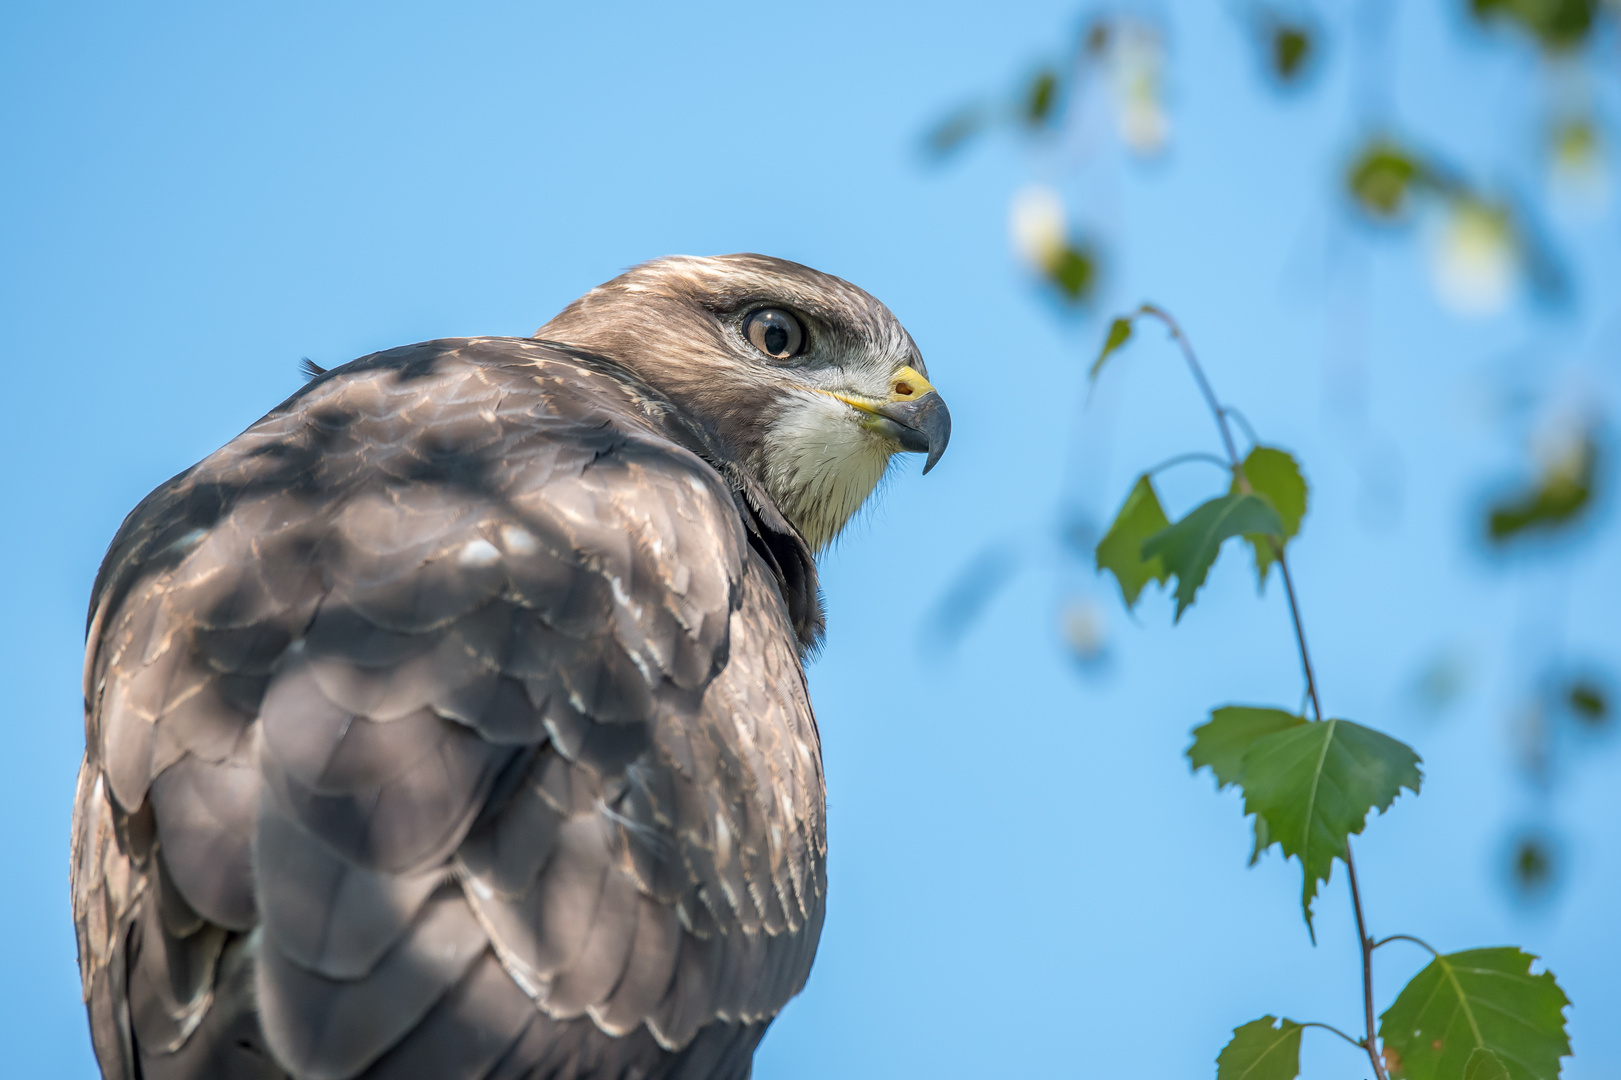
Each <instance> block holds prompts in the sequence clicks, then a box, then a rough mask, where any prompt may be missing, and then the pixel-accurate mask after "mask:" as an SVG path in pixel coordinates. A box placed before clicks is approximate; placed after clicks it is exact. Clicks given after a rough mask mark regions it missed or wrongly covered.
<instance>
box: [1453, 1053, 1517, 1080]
mask: <svg viewBox="0 0 1621 1080" xmlns="http://www.w3.org/2000/svg"><path fill="white" fill-rule="evenodd" d="M1463 1080H1512V1077H1511V1076H1510V1075H1509V1071H1508V1066H1507V1065H1504V1064H1503V1059H1502V1058H1500V1057H1498V1056H1497V1055H1496V1054H1494V1053H1492V1052H1491V1051H1490V1050H1488V1049H1486V1048H1485V1047H1484V1046H1478V1047H1476V1048H1475V1050H1474V1052H1473V1053H1471V1054H1470V1055H1469V1060H1468V1061H1466V1062H1464V1066H1463Z"/></svg>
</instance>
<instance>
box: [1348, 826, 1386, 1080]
mask: <svg viewBox="0 0 1621 1080" xmlns="http://www.w3.org/2000/svg"><path fill="white" fill-rule="evenodd" d="M1345 876H1346V878H1347V879H1349V881H1350V883H1351V907H1352V909H1353V910H1354V911H1355V912H1356V939H1357V945H1358V947H1359V950H1360V951H1361V953H1362V1009H1363V1013H1364V1018H1365V1019H1366V1021H1367V1024H1368V1036H1367V1039H1366V1040H1365V1041H1364V1042H1363V1044H1362V1047H1363V1049H1364V1050H1366V1051H1367V1052H1368V1061H1370V1062H1371V1063H1372V1064H1373V1075H1374V1077H1375V1080H1388V1078H1387V1077H1386V1076H1385V1063H1384V1062H1383V1061H1381V1060H1380V1059H1379V1042H1378V1036H1377V1035H1376V1034H1375V1032H1374V1026H1373V938H1371V937H1369V936H1368V924H1367V922H1366V921H1365V920H1364V919H1363V917H1362V890H1361V889H1360V888H1358V887H1357V883H1356V860H1355V859H1353V858H1352V857H1351V842H1350V840H1349V839H1347V840H1346V842H1345Z"/></svg>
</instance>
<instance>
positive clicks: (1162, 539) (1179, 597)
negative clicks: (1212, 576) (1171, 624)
mask: <svg viewBox="0 0 1621 1080" xmlns="http://www.w3.org/2000/svg"><path fill="white" fill-rule="evenodd" d="M1252 533H1254V534H1263V535H1266V536H1276V537H1280V538H1281V537H1282V535H1283V522H1282V521H1280V520H1279V518H1278V512H1277V511H1276V510H1274V509H1273V508H1272V504H1271V503H1269V502H1267V501H1266V500H1265V499H1263V498H1261V497H1260V496H1259V495H1222V496H1220V497H1218V498H1215V499H1211V500H1210V501H1209V502H1206V503H1202V504H1201V505H1199V506H1196V507H1194V509H1193V510H1192V511H1191V512H1190V513H1189V514H1188V516H1187V517H1185V518H1183V519H1182V520H1181V521H1178V522H1177V523H1176V524H1175V525H1172V526H1170V527H1169V528H1166V529H1162V530H1160V531H1159V532H1157V533H1155V534H1154V535H1153V536H1151V537H1149V538H1148V540H1147V541H1146V542H1145V543H1144V544H1143V552H1142V554H1143V558H1145V559H1152V558H1155V557H1158V558H1159V559H1160V560H1161V563H1162V565H1163V566H1164V568H1165V570H1166V572H1168V573H1172V574H1175V575H1176V618H1177V619H1178V620H1180V619H1181V618H1182V613H1183V612H1184V611H1186V610H1187V609H1188V605H1190V604H1192V603H1193V598H1194V597H1195V596H1196V595H1197V594H1198V592H1199V588H1200V586H1202V585H1203V584H1204V582H1205V577H1206V576H1208V575H1209V573H1210V567H1211V565H1212V564H1213V563H1214V562H1215V561H1216V556H1217V555H1218V554H1219V553H1220V552H1221V545H1222V544H1223V543H1224V542H1226V541H1227V540H1229V539H1231V538H1232V537H1235V536H1247V535H1250V534H1252Z"/></svg>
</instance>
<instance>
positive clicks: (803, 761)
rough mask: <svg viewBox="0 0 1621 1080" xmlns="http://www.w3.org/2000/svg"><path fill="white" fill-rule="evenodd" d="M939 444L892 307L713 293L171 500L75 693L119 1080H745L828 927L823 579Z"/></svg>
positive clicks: (409, 366) (121, 584)
mask: <svg viewBox="0 0 1621 1080" xmlns="http://www.w3.org/2000/svg"><path fill="white" fill-rule="evenodd" d="M949 435H950V418H949V414H948V413H947V411H946V408H945V405H944V404H943V403H942V401H941V399H940V396H939V395H938V393H936V392H935V390H934V388H933V387H932V386H931V385H930V384H929V382H928V380H927V378H926V369H925V367H924V364H923V360H922V358H921V356H920V355H919V353H918V350H917V347H916V345H915V344H914V343H913V341H912V339H911V337H910V336H909V335H908V334H907V332H906V331H905V330H904V329H903V328H902V327H901V325H900V323H899V322H898V321H897V320H896V319H895V317H894V316H893V315H892V314H891V313H890V312H889V310H888V309H887V308H885V307H884V306H883V305H882V304H880V303H878V302H877V301H876V300H874V299H873V298H872V297H871V296H869V295H868V294H867V293H865V292H863V291H861V290H860V289H858V288H856V287H854V286H852V285H850V284H848V283H846V282H844V281H841V280H840V279H838V278H835V277H830V276H828V275H825V274H821V273H818V272H816V271H814V270H811V269H808V268H806V267H803V266H799V265H797V264H794V263H790V262H784V261H781V260H777V259H772V258H767V257H764V256H759V255H731V256H724V257H718V258H685V257H681V258H668V259H660V260H656V261H654V262H650V263H647V264H645V265H642V266H639V267H637V268H635V269H632V270H631V271H629V272H627V273H625V274H624V275H622V276H620V277H618V278H616V279H614V280H613V281H610V282H608V283H607V284H605V285H602V286H600V287H598V288H596V289H593V290H592V291H591V292H589V293H587V294H586V295H585V296H583V297H582V298H580V299H579V300H577V301H575V302H574V303H573V304H571V305H569V306H568V307H567V308H566V309H564V310H563V312H562V313H561V314H559V315H558V316H557V317H556V318H554V319H553V320H552V321H551V322H549V323H547V324H546V325H545V326H543V327H541V328H540V330H539V331H537V332H536V334H535V336H534V337H532V338H495V337H490V338H466V339H451V340H441V341H431V342H426V343H423V344H418V345H410V346H406V347H404V348H398V349H392V350H389V351H387V352H380V353H375V354H373V355H371V356H366V357H363V358H361V359H359V360H356V361H354V362H352V363H349V364H345V365H343V366H342V367H338V368H335V369H333V370H331V371H326V372H320V371H319V369H316V372H315V377H314V378H313V379H312V380H311V381H310V382H308V383H307V384H306V385H305V386H304V387H303V388H302V389H301V390H300V391H299V392H298V393H296V394H294V395H293V396H292V397H291V398H289V399H288V400H287V401H285V402H283V403H282V404H281V405H279V406H278V407H276V408H275V409H274V410H273V411H271V412H270V413H269V414H268V415H266V416H265V417H264V418H263V419H262V420H260V421H258V422H257V423H255V424H254V425H253V426H252V427H250V428H248V429H247V431H245V432H243V433H242V434H241V435H239V436H237V437H236V438H235V439H233V440H232V441H231V442H229V443H228V444H226V446H225V447H224V448H222V449H221V450H219V451H217V452H216V453H214V454H212V455H210V456H209V457H207V458H205V459H204V460H203V461H202V462H201V463H199V464H198V465H196V466H194V467H192V468H190V469H187V470H186V471H185V472H183V473H181V474H180V475H178V476H176V477H175V478H174V479H172V480H170V481H169V482H168V483H166V484H164V485H163V486H161V487H159V488H158V489H157V490H156V491H154V492H153V493H152V494H151V495H149V496H147V498H146V499H145V500H144V501H142V502H141V504H140V505H139V506H138V507H136V509H135V510H134V512H132V513H131V514H130V515H129V517H128V518H127V519H126V520H125V521H124V524H123V526H122V527H121V528H120V529H119V531H118V534H117V536H116V538H115V539H114V540H113V542H112V546H111V548H110V549H109V551H108V553H107V557H106V560H105V561H104V563H103V564H102V567H101V572H100V574H99V575H98V577H97V579H96V583H95V588H94V593H93V595H92V598H91V603H90V613H89V626H88V632H87V640H88V644H87V648H86V656H85V670H84V694H85V742H86V748H85V757H84V764H83V767H82V769H81V771H80V774H79V783H78V792H77V801H76V805H75V809H74V827H73V854H72V891H73V911H74V919H75V923H76V926H77V930H78V947H79V966H80V974H81V977H82V979H83V986H84V996H85V1002H86V1006H87V1009H88V1012H89V1017H90V1028H91V1032H92V1038H93V1042H94V1046H95V1051H96V1055H97V1057H98V1058H99V1060H100V1063H101V1069H102V1075H103V1076H104V1077H105V1078H107V1080H134V1078H142V1080H204V1078H207V1080H245V1078H255V1080H261V1078H262V1080H270V1078H277V1080H280V1078H296V1080H350V1078H354V1077H365V1078H367V1080H407V1078H420V1080H631V1078H655V1077H656V1078H681V1080H724V1078H741V1077H746V1076H748V1075H749V1072H750V1069H751V1062H752V1058H753V1053H754V1048H755V1046H756V1044H757V1043H758V1042H759V1041H760V1038H761V1036H762V1035H763V1034H764V1032H765V1029H766V1026H767V1025H768V1024H770V1023H771V1020H772V1018H773V1017H774V1016H775V1015H776V1014H777V1012H778V1011H779V1010H780V1009H781V1008H782V1006H783V1004H784V1003H785V1002H787V1001H788V999H789V998H791V997H792V996H793V995H794V994H796V993H797V992H798V991H799V990H800V988H801V987H803V986H804V984H805V979H806V976H807V975H808V973H809V971H810V966H811V960H812V958H813V956H814V955H815V952H816V945H817V939H818V936H819V934H820V931H821V927H822V917H823V911H824V901H825V896H826V885H827V880H826V869H825V865H826V864H825V857H826V830H825V805H824V785H823V775H822V763H821V748H820V743H819V739H818V735H817V729H816V722H815V718H814V717H813V715H812V713H811V705H810V700H809V698H808V696H807V692H806V687H805V676H804V670H803V667H802V664H803V660H804V658H805V656H806V654H807V651H808V650H810V649H812V648H814V647H815V645H816V644H817V642H818V641H819V639H820V636H821V634H822V623H823V619H822V608H821V602H820V598H819V593H818V589H817V578H816V564H815V556H816V554H818V553H819V552H820V551H821V550H822V549H824V548H825V547H826V546H827V545H828V544H829V543H830V542H831V541H832V540H833V538H834V537H835V536H837V535H838V533H839V531H840V530H841V529H842V528H843V526H844V525H845V523H846V522H847V521H848V520H849V519H850V517H851V515H852V514H853V513H854V512H855V511H856V510H857V509H858V508H859V507H860V506H861V504H862V502H863V501H864V500H865V499H866V498H867V496H868V495H869V494H870V493H871V492H872V490H873V488H874V487H875V485H876V484H877V483H878V481H879V479H880V478H881V477H882V476H883V474H884V472H885V469H886V468H887V466H888V465H889V463H890V459H891V457H892V456H893V455H894V454H895V453H896V452H897V451H902V450H905V451H914V452H919V453H924V454H927V455H928V457H927V465H926V466H925V470H924V471H927V470H928V468H929V467H932V466H933V465H934V463H935V461H936V460H937V459H938V458H939V456H940V453H941V452H942V451H943V450H944V449H945V446H946V441H947V439H948V437H949Z"/></svg>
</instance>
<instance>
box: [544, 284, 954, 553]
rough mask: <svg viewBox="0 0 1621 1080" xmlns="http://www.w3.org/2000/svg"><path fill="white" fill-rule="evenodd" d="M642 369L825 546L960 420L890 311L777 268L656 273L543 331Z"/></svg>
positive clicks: (590, 299) (936, 449)
mask: <svg viewBox="0 0 1621 1080" xmlns="http://www.w3.org/2000/svg"><path fill="white" fill-rule="evenodd" d="M535 336H536V337H537V338H543V339H546V340H548V341H556V342H560V343H562V344H566V345H571V346H575V347H578V348H581V349H585V350H589V351H591V352H594V353H598V354H601V355H603V356H606V357H608V358H609V359H611V360H614V361H616V362H618V363H620V364H623V365H624V366H625V367H627V368H629V369H630V370H632V371H633V372H635V373H636V374H637V375H638V376H639V377H640V378H642V379H643V380H644V381H646V382H647V383H648V384H649V385H650V386H652V387H653V388H654V389H656V390H658V391H659V392H660V393H662V394H664V395H665V396H667V397H668V398H670V400H671V401H673V402H674V403H675V404H676V405H677V407H679V408H680V409H681V410H682V411H683V412H685V413H686V414H687V415H688V416H690V417H692V418H694V419H696V420H697V421H698V422H700V423H701V424H703V425H704V427H705V428H706V429H707V431H708V432H709V434H710V435H711V437H712V438H714V439H715V440H717V441H718V442H719V443H720V444H721V445H722V446H723V447H724V449H725V450H726V452H727V453H728V454H729V455H730V456H731V457H732V459H733V460H734V461H735V462H737V463H738V464H739V465H741V466H742V467H743V468H744V469H747V470H748V471H749V472H750V473H752V474H753V477H754V479H755V480H756V481H758V482H759V483H760V484H761V485H762V486H763V487H764V488H765V489H766V490H767V491H768V492H770V494H771V497H772V498H773V499H774V500H775V501H776V503H777V505H778V507H779V508H780V509H781V510H782V512H783V513H784V514H785V515H786V516H787V517H788V519H789V520H790V521H792V522H793V523H794V526H795V527H796V528H797V529H798V530H799V531H800V533H801V534H802V535H803V536H804V537H805V539H806V541H807V542H808V543H809V544H810V545H811V547H812V549H814V550H817V551H820V550H821V549H823V548H824V547H826V546H827V545H828V544H829V543H830V542H831V541H832V540H833V538H834V537H835V536H837V535H838V534H839V532H840V530H842V529H843V528H844V526H845V523H846V522H848V521H849V520H850V518H851V516H852V515H853V514H854V513H855V512H856V510H858V509H859V508H860V507H861V504H862V503H863V502H865V501H866V499H867V496H868V495H870V494H872V491H873V488H875V487H876V486H877V484H878V481H879V480H880V479H881V478H882V477H883V475H884V471H885V470H886V469H887V468H888V466H889V461H890V458H891V457H892V456H893V455H894V454H895V453H897V452H898V451H902V450H907V451H912V452H915V453H921V454H927V455H928V457H927V460H926V461H925V462H924V465H923V471H924V472H928V471H929V470H930V469H932V468H933V467H934V464H935V462H936V461H938V460H939V458H940V455H941V453H943V452H944V451H945V448H946V442H947V440H948V439H950V437H951V414H950V413H949V412H947V411H946V406H945V402H944V401H942V400H941V399H940V395H939V394H938V393H937V392H936V391H935V389H934V387H933V386H932V385H930V383H929V380H928V378H927V369H926V368H925V367H924V364H923V357H922V356H921V355H920V354H919V353H918V349H917V346H916V345H915V344H914V343H913V341H912V338H911V335H910V334H908V333H907V332H906V330H905V328H904V327H902V326H901V324H900V322H899V321H898V320H896V318H895V316H894V315H892V314H891V313H890V311H889V309H888V308H886V307H885V306H884V305H883V304H880V303H879V302H878V301H877V300H875V299H873V298H872V297H871V296H869V295H868V294H867V293H865V292H863V291H862V290H860V289H858V288H856V287H855V286H854V285H851V284H850V283H849V282H846V281H842V280H840V279H839V278H836V277H833V276H831V275H829V274H823V273H819V272H817V271H815V270H812V269H810V268H809V267H805V266H800V265H799V264H798V263H791V262H787V261H785V260H783V259H773V258H768V257H767V256H764V255H722V256H717V257H714V258H690V257H684V256H677V257H672V258H667V259H656V260H654V261H653V262H649V263H644V264H642V265H641V266H638V267H636V268H635V269H633V270H630V271H629V272H627V273H625V274H622V275H620V276H619V277H617V278H614V279H613V280H612V281H610V282H608V283H607V284H605V285H600V286H598V287H597V288H595V289H592V290H591V291H590V292H589V293H587V294H586V295H584V296H582V297H581V298H580V299H578V300H576V301H575V302H574V303H572V304H570V305H569V306H568V307H567V308H565V309H564V310H563V311H562V312H561V313H560V314H559V315H558V316H557V317H556V318H555V319H553V320H552V321H551V322H549V323H547V324H546V325H545V326H543V327H541V328H540V329H539V330H538V331H536V332H535Z"/></svg>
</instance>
